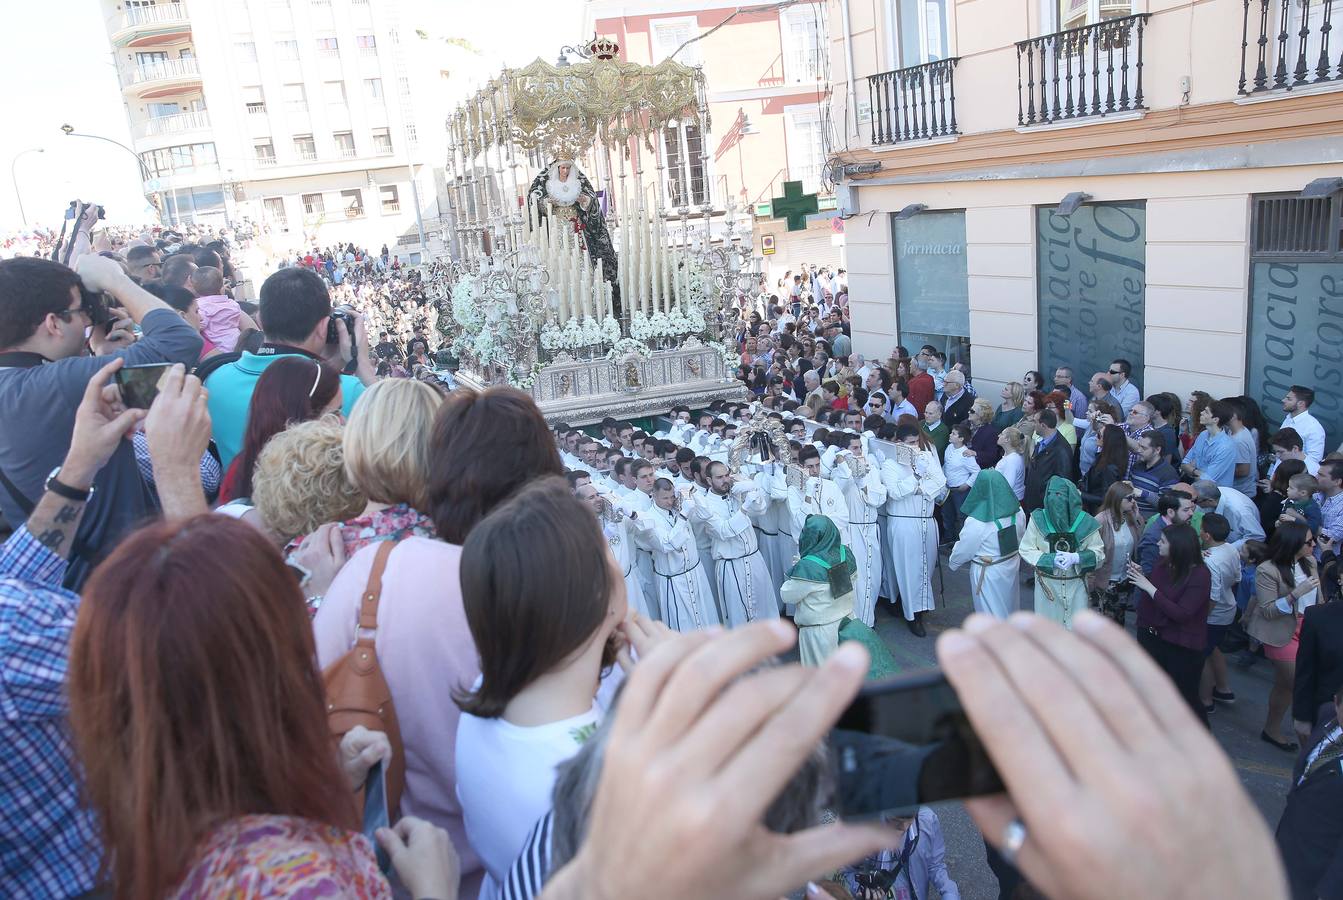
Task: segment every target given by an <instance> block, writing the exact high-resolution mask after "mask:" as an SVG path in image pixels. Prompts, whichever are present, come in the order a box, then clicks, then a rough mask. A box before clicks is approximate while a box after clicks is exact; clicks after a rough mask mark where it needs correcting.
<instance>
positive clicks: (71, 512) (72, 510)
mask: <svg viewBox="0 0 1343 900" xmlns="http://www.w3.org/2000/svg"><path fill="white" fill-rule="evenodd" d="M78 516H79V510H78V509H77V508H76V507H75V506H74V505H72V504H69V503H67V504H65V505H64V506H62V507H61V508H60V510H59V511H58V512H57V513H56V516H55V520H56V521H57V522H59V523H61V524H62V525H69V524H70V523H71V522H73V521H74V520H75V519H76V518H77V517H78Z"/></svg>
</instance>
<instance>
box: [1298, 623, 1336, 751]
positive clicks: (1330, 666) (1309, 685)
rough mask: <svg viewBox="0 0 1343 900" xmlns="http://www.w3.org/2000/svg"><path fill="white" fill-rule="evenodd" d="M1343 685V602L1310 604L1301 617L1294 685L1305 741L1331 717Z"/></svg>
mask: <svg viewBox="0 0 1343 900" xmlns="http://www.w3.org/2000/svg"><path fill="white" fill-rule="evenodd" d="M1340 687H1343V602H1334V603H1323V604H1316V605H1314V606H1309V607H1307V608H1306V612H1305V614H1304V616H1303V617H1302V620H1301V642H1300V646H1299V647H1298V649H1297V651H1296V680H1295V682H1294V683H1293V685H1292V720H1293V722H1294V724H1295V725H1296V733H1297V734H1298V735H1299V736H1300V738H1301V745H1302V746H1303V747H1304V746H1307V744H1306V739H1307V738H1308V737H1309V735H1310V732H1311V730H1312V729H1313V728H1314V727H1315V726H1316V725H1318V724H1319V723H1320V722H1322V721H1324V720H1325V719H1327V718H1329V715H1330V710H1329V706H1328V704H1329V703H1330V701H1331V700H1333V697H1334V693H1335V692H1336V691H1337V690H1338V689H1339V688H1340Z"/></svg>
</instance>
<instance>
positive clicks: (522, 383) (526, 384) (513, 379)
mask: <svg viewBox="0 0 1343 900" xmlns="http://www.w3.org/2000/svg"><path fill="white" fill-rule="evenodd" d="M540 374H541V364H540V363H537V364H536V365H534V366H532V368H531V370H530V371H529V372H528V373H527V374H526V375H522V374H520V373H519V372H518V371H517V370H515V369H509V370H508V383H509V384H511V385H512V386H513V387H515V388H517V389H518V390H520V391H530V390H531V389H532V385H534V384H536V378H537V376H538V375H540Z"/></svg>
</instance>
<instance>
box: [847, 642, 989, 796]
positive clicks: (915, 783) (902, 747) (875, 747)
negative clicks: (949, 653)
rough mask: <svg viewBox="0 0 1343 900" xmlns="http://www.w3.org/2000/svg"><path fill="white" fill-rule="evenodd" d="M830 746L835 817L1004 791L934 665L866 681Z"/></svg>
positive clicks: (961, 711) (972, 729) (987, 758)
mask: <svg viewBox="0 0 1343 900" xmlns="http://www.w3.org/2000/svg"><path fill="white" fill-rule="evenodd" d="M829 746H830V755H831V762H832V766H833V773H834V783H835V797H834V802H833V808H834V810H835V812H836V814H838V815H839V816H840V817H841V818H845V819H862V818H871V817H875V816H879V815H881V814H883V813H894V814H909V813H913V812H916V811H917V810H918V808H919V807H920V806H922V805H924V804H927V803H936V802H938V801H941V800H957V799H960V798H963V797H976V796H981V795H985V794H998V793H1002V792H1003V790H1004V788H1003V783H1002V780H1001V779H1000V778H999V777H998V771H997V770H996V769H995V768H994V767H993V763H992V762H991V761H990V760H989V757H988V753H987V752H986V751H985V750H984V745H983V744H982V743H981V741H980V740H979V736H978V735H976V734H975V730H974V728H973V727H972V726H971V725H970V720H969V719H968V718H967V717H966V715H965V711H964V710H963V709H962V708H961V703H960V700H959V699H958V698H957V697H956V692H955V690H953V689H952V687H951V685H950V684H949V683H948V682H947V680H946V678H945V676H943V674H942V672H941V670H940V669H930V670H927V671H924V672H915V673H911V674H908V675H897V676H894V677H892V678H887V679H884V680H882V681H878V682H874V683H872V684H870V685H867V686H865V687H864V688H863V690H862V691H861V692H860V693H859V694H858V696H857V697H856V698H854V701H853V703H851V704H850V705H849V708H848V709H847V710H845V711H844V714H843V715H842V716H841V717H840V719H839V721H838V722H837V723H835V727H834V729H832V730H831V732H830V738H829Z"/></svg>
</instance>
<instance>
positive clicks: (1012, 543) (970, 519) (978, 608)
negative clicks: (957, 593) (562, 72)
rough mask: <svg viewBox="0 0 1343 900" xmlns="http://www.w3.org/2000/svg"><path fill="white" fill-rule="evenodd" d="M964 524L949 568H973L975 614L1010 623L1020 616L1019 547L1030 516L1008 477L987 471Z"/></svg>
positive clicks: (978, 479)
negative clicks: (1018, 603) (967, 564)
mask: <svg viewBox="0 0 1343 900" xmlns="http://www.w3.org/2000/svg"><path fill="white" fill-rule="evenodd" d="M961 512H962V513H964V514H965V524H963V525H962V526H961V536H960V539H959V540H957V541H956V546H955V547H953V548H952V549H951V560H950V561H949V562H948V565H949V566H950V567H951V568H952V569H959V568H960V567H961V566H963V565H965V564H966V563H967V562H968V563H969V564H970V597H971V599H972V600H973V601H974V604H975V612H981V613H987V614H988V615H991V616H993V617H994V618H995V619H1006V618H1007V617H1008V616H1010V615H1012V613H1014V612H1016V611H1017V590H1018V586H1017V574H1018V572H1019V571H1020V569H1021V555H1020V553H1018V548H1019V547H1020V545H1021V536H1022V535H1023V534H1025V532H1026V514H1025V513H1024V512H1022V511H1021V504H1020V503H1019V502H1017V495H1016V494H1015V493H1013V492H1012V485H1011V484H1009V483H1008V481H1007V478H1006V477H1005V476H1004V475H1003V474H1002V473H1001V472H998V471H997V470H995V469H984V470H982V471H980V473H979V474H978V475H977V476H975V483H974V485H973V486H972V487H971V488H970V493H969V494H967V495H966V497H965V503H964V504H962V506H961Z"/></svg>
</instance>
